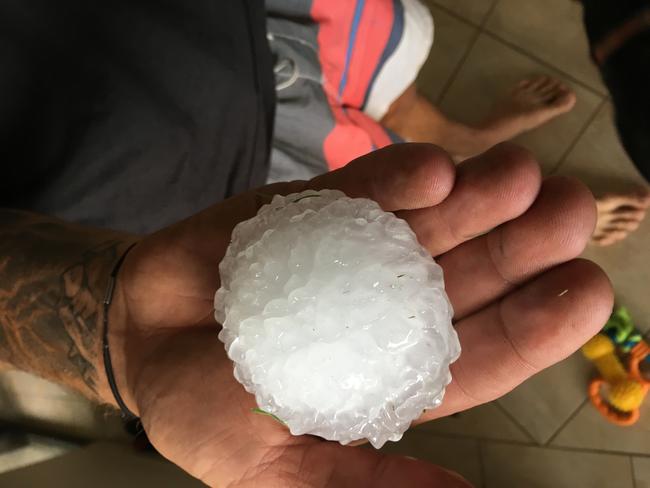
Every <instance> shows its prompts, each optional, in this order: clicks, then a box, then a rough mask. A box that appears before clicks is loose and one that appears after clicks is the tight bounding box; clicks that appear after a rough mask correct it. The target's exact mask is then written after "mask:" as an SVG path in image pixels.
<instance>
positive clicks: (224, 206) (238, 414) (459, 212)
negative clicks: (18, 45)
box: [110, 144, 612, 488]
mask: <svg viewBox="0 0 650 488" xmlns="http://www.w3.org/2000/svg"><path fill="white" fill-rule="evenodd" d="M305 188H314V189H322V188H336V189H340V190H342V191H344V192H345V193H347V194H348V195H349V196H351V197H368V198H372V199H374V200H376V201H377V202H378V203H379V204H380V205H381V206H382V207H383V208H384V209H385V210H387V211H394V212H396V214H397V215H398V216H399V217H402V218H404V219H406V220H407V221H408V223H409V224H410V225H411V227H412V228H413V230H414V231H415V233H416V234H417V236H418V238H419V239H420V242H421V243H422V244H423V245H424V246H425V247H427V248H428V249H429V251H430V252H431V254H432V255H433V256H436V259H437V261H438V263H439V264H440V265H441V266H442V267H443V269H444V271H445V281H446V288H447V293H448V295H449V298H450V300H451V302H452V304H453V306H454V310H455V327H456V330H457V331H458V335H459V338H460V342H461V345H462V348H463V352H462V354H461V357H460V359H459V360H458V361H457V362H456V363H454V364H453V365H452V368H451V371H452V376H453V381H452V383H451V384H450V385H449V387H448V388H447V393H446V395H445V399H444V402H443V404H442V406H441V407H440V408H438V409H435V410H431V411H428V412H426V413H425V414H424V415H423V417H422V419H420V421H425V420H430V419H434V418H437V417H440V416H444V415H448V414H451V413H453V412H457V411H460V410H464V409H467V408H470V407H473V406H475V405H478V404H480V403H483V402H487V401H490V400H493V399H495V398H498V397H499V396H501V395H503V394H504V393H506V392H508V391H509V390H511V389H512V388H513V387H515V386H516V385H517V384H519V383H521V382H522V381H524V380H525V379H526V378H528V377H530V376H531V375H533V374H535V373H537V372H538V371H540V370H541V369H543V368H546V367H548V366H550V365H552V364H554V363H556V362H557V361H559V360H561V359H563V358H564V357H566V356H567V355H569V354H570V353H572V352H573V351H575V350H576V349H577V348H578V347H579V346H580V345H581V344H582V343H583V342H585V341H586V340H587V339H588V338H589V337H590V336H591V335H592V334H594V333H595V332H596V331H597V330H598V329H599V327H600V326H602V324H603V323H604V322H605V320H606V318H607V316H608V315H609V312H610V311H611V308H612V291H611V287H610V284H609V281H608V280H607V278H606V276H605V275H604V274H603V272H602V271H601V270H600V269H599V268H598V267H597V266H596V265H594V264H593V263H590V262H588V261H584V260H576V259H574V258H576V256H578V255H579V254H580V253H581V252H582V249H583V248H584V246H585V245H586V243H587V241H588V239H589V237H590V235H591V232H592V230H593V227H594V224H595V218H596V214H595V205H594V201H593V198H592V197H591V194H590V193H589V191H588V190H587V189H586V188H585V187H584V186H582V185H581V184H580V183H578V182H576V181H573V180H569V179H565V178H550V179H547V180H546V181H544V182H542V180H541V176H540V172H539V168H538V166H537V164H536V163H535V161H534V160H533V159H532V158H531V156H530V155H529V154H528V153H526V152H525V151H523V150H522V149H519V148H517V147H516V146H512V145H500V146H497V147H495V148H493V149H492V150H490V151H488V152H487V153H485V154H483V155H481V156H479V157H476V158H473V159H471V160H468V161H466V162H464V163H463V164H461V165H460V166H459V167H458V168H454V166H453V164H452V163H451V162H450V160H449V158H448V156H447V155H446V154H445V153H444V152H443V151H441V150H440V149H439V148H437V147H435V146H431V145H424V144H403V145H396V146H391V147H389V148H386V149H384V150H381V151H377V152H375V153H372V154H369V155H367V156H364V157H362V158H360V159H358V160H356V161H354V162H352V163H350V164H349V165H348V166H346V167H345V168H342V169H340V170H337V171H335V172H331V173H328V174H325V175H322V176H319V177H317V178H315V179H314V180H312V181H310V182H292V183H282V184H276V185H270V186H266V187H262V188H260V189H257V190H253V191H251V192H248V193H245V194H242V195H239V196H237V197H234V198H231V199H229V200H226V201H224V202H222V203H220V204H218V205H216V206H214V207H212V208H210V209H208V210H205V211H204V212H202V213H200V214H198V215H196V216H194V217H191V218H190V219H187V220H185V221H183V222H180V223H178V224H176V225H174V226H172V227H169V228H167V229H164V230H163V231H161V232H159V233H156V234H153V235H151V236H149V237H146V238H145V239H143V240H142V241H141V242H140V243H139V244H138V245H137V246H136V247H135V249H134V250H133V251H132V252H131V253H130V254H129V255H128V257H127V260H126V261H125V263H124V266H123V268H122V271H121V272H120V275H119V282H118V288H117V290H116V298H115V303H114V309H113V310H112V311H111V314H112V316H111V324H113V325H112V329H111V330H112V331H111V334H112V335H111V339H110V340H111V341H113V343H114V344H116V347H117V348H119V350H121V351H123V355H121V356H120V357H121V358H122V359H118V360H117V365H116V368H118V369H119V371H118V373H119V377H118V379H119V386H120V388H121V390H122V391H123V394H124V396H125V399H126V402H127V404H128V405H129V406H130V408H132V409H133V410H134V411H136V412H137V413H139V415H141V417H142V421H143V424H144V427H145V430H146V431H147V433H148V435H149V438H150V440H151V441H152V443H153V444H154V445H155V446H156V448H157V449H158V450H159V451H160V452H161V453H162V454H163V455H164V456H166V457H167V458H169V459H170V460H171V461H173V462H174V463H176V464H178V465H179V466H180V467H182V468H183V469H185V470H186V471H188V472H189V473H191V474H192V475H194V476H196V477H198V478H200V479H202V480H203V481H204V482H206V483H207V484H209V485H211V486H219V487H249V486H250V487H265V488H266V487H269V488H272V487H283V488H284V487H298V486H300V487H303V486H305V487H330V486H332V487H337V488H338V487H346V486H351V487H352V486H353V487H365V486H368V487H384V486H386V487H391V488H394V487H401V486H405V487H409V486H445V487H448V486H466V482H464V481H463V480H462V479H460V478H459V477H457V476H456V475H454V474H452V473H449V472H447V471H446V470H444V469H442V468H439V467H436V466H433V465H430V464H428V463H425V462H422V461H417V460H413V459H407V458H404V457H399V456H387V455H384V454H381V453H378V452H376V451H373V450H370V449H361V448H355V447H343V446H340V445H338V444H336V443H332V442H325V441H322V440H321V439H318V438H315V437H311V436H302V437H293V436H291V435H290V434H289V433H288V431H287V430H286V429H285V428H284V427H283V426H282V425H281V424H279V423H278V422H276V421H275V420H273V419H272V418H270V417H266V416H263V415H258V414H255V413H253V412H252V411H251V409H252V408H253V407H254V406H255V402H254V398H253V397H252V396H251V395H249V394H248V393H246V392H245V391H244V389H243V387H242V386H241V385H240V384H239V383H237V382H236V380H235V379H234V377H233V374H232V364H231V362H230V361H229V359H228V358H227V356H226V353H225V351H224V348H223V345H222V344H221V343H220V342H218V340H217V332H218V330H217V326H216V324H215V323H214V319H213V315H212V310H213V297H214V293H215V291H216V290H217V288H218V287H219V275H218V263H219V261H220V259H221V258H222V257H223V255H224V253H225V250H226V248H227V246H228V243H229V240H230V234H231V231H232V229H233V227H234V226H235V225H236V224H237V223H238V222H240V221H242V220H245V219H248V218H250V217H252V216H253V215H255V213H256V212H257V210H258V208H259V207H260V206H261V205H262V204H264V203H267V202H268V201H270V197H271V196H272V195H273V194H276V193H282V194H287V193H293V192H297V191H301V190H303V189H305ZM115 324H117V325H115Z"/></svg>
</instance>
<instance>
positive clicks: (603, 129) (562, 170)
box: [557, 103, 646, 194]
mask: <svg viewBox="0 0 650 488" xmlns="http://www.w3.org/2000/svg"><path fill="white" fill-rule="evenodd" d="M613 117H614V116H613V110H612V106H611V105H610V104H609V103H607V104H605V105H603V106H602V108H601V109H600V110H599V112H598V114H597V115H596V117H595V118H594V120H593V121H592V123H591V124H590V125H589V127H588V128H587V130H586V131H585V132H584V134H583V135H582V136H581V137H580V139H579V140H578V142H577V143H576V145H575V146H574V147H573V149H572V150H571V152H570V153H569V154H568V155H567V157H566V159H565V160H564V162H563V163H562V165H561V166H560V167H559V168H558V170H557V173H558V174H563V175H569V176H575V177H577V178H579V179H581V180H582V181H584V182H585V183H586V184H587V185H589V187H590V188H591V189H592V190H593V191H594V192H595V193H597V194H601V193H606V192H608V191H623V190H626V189H629V188H630V187H632V186H635V185H645V184H646V183H645V181H644V179H643V177H642V176H641V175H640V174H639V172H638V171H637V170H636V168H635V166H634V164H633V163H632V162H631V161H630V159H629V158H628V157H627V154H626V153H625V150H624V149H623V147H622V146H621V143H620V142H619V139H618V135H617V133H616V128H615V126H614V118H613Z"/></svg>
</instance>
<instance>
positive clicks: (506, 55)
mask: <svg viewBox="0 0 650 488" xmlns="http://www.w3.org/2000/svg"><path fill="white" fill-rule="evenodd" d="M545 73H546V74H550V75H552V76H560V75H559V73H556V72H551V71H549V70H548V69H547V68H544V67H543V66H542V65H540V64H539V63H537V62H535V61H533V60H531V59H530V58H528V57H526V56H524V55H522V54H520V53H518V52H517V51H515V50H513V49H511V48H510V47H508V46H506V45H505V44H503V43H501V42H499V41H497V40H495V39H493V38H491V37H489V36H487V35H485V34H482V35H481V36H480V37H479V38H478V40H477V42H476V44H474V46H473V47H472V50H471V51H470V53H469V55H468V57H467V58H466V60H465V62H464V64H463V66H462V68H461V69H460V71H459V73H458V75H457V76H456V78H455V79H454V82H453V84H452V86H451V88H450V89H449V91H448V92H447V93H446V94H445V96H444V98H443V99H442V102H441V108H442V110H443V111H444V112H445V113H446V114H447V115H449V116H450V117H452V118H455V119H457V120H460V121H461V122H466V123H470V124H471V123H478V122H480V121H481V120H483V119H484V118H485V116H486V115H487V114H488V113H489V112H490V110H491V108H492V107H493V105H494V104H495V102H496V101H498V100H499V99H501V98H502V97H504V95H506V94H507V93H508V92H509V90H510V89H511V88H512V87H513V86H514V85H515V84H516V83H517V82H518V81H519V80H521V79H523V78H525V77H529V76H534V75H539V74H545ZM565 81H566V80H565ZM567 83H568V84H569V85H571V86H572V87H573V89H574V90H575V92H576V96H577V103H576V105H575V107H574V108H573V110H572V111H571V112H569V113H568V114H564V115H562V116H560V117H558V118H556V119H555V120H553V121H551V122H550V123H548V124H546V125H545V126H543V127H540V128H539V129H536V130H533V131H531V132H529V133H527V134H524V135H522V136H520V137H518V138H517V139H516V141H517V142H519V143H521V144H522V145H524V146H525V147H527V148H529V149H530V150H532V151H533V152H534V153H535V156H536V157H537V159H538V160H539V161H540V163H542V166H543V168H544V169H545V170H550V169H552V168H554V167H555V166H556V164H557V162H558V161H559V160H560V158H561V156H562V155H563V154H564V153H565V152H566V150H567V149H568V148H569V147H570V145H571V144H572V143H573V142H574V141H575V138H576V137H577V136H578V135H579V133H580V131H581V130H582V129H583V127H584V125H585V124H586V123H587V122H588V120H589V119H590V117H592V116H593V114H594V112H595V110H596V109H597V107H598V106H599V105H600V103H601V100H602V98H601V97H599V96H597V95H594V94H593V93H591V92H590V91H587V90H586V89H584V88H581V87H580V86H577V85H574V84H571V83H570V82H568V81H567Z"/></svg>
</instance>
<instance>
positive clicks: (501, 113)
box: [381, 76, 575, 160]
mask: <svg viewBox="0 0 650 488" xmlns="http://www.w3.org/2000/svg"><path fill="white" fill-rule="evenodd" d="M574 104H575V95H574V94H573V92H571V90H570V89H569V88H568V87H566V86H565V85H563V84H562V83H560V82H559V81H557V80H554V79H552V78H549V77H547V76H542V77H538V78H534V79H530V80H523V81H521V82H520V83H519V84H518V85H517V86H516V87H515V88H514V89H513V90H512V91H511V92H510V93H509V94H508V96H507V97H505V98H504V99H503V100H502V101H501V102H499V103H498V104H497V105H496V106H495V108H494V109H493V111H492V112H491V113H490V114H489V115H488V117H487V118H486V119H485V120H484V121H483V122H481V123H480V124H478V125H476V126H469V125H465V124H461V123H460V122H456V121H453V120H450V119H448V118H447V117H446V116H445V115H444V114H442V113H441V112H440V111H439V110H438V109H437V108H436V107H434V106H433V105H432V104H431V103H430V102H429V101H428V100H427V99H426V98H424V97H423V96H421V95H420V94H418V92H417V90H416V89H415V86H414V85H411V86H410V87H409V88H408V89H407V90H406V91H405V92H404V93H403V94H402V95H401V96H400V97H399V98H398V99H397V100H396V101H395V102H394V103H393V104H392V105H391V107H390V109H389V111H388V113H387V114H386V115H385V116H384V118H383V119H382V120H381V122H382V124H383V125H385V126H386V127H388V128H389V129H391V130H392V131H394V132H395V133H396V134H398V135H399V136H401V137H402V138H404V139H406V140H408V141H412V142H431V143H433V144H436V145H439V146H441V147H443V148H445V149H446V150H447V151H448V152H449V153H450V154H451V155H452V156H453V157H454V159H455V160H463V159H466V158H468V157H471V156H475V155H476V154H480V153H482V152H483V151H485V150H487V149H488V148H490V147H492V146H493V145H495V144H497V143H499V142H502V141H505V140H508V139H511V138H513V137H515V136H517V135H518V134H520V133H522V132H525V131H528V130H531V129H534V128H535V127H539V126H540V125H542V124H544V123H545V122H548V121H549V120H551V119H552V118H554V117H557V116H558V115H560V114H563V113H565V112H568V111H569V110H571V109H572V108H573V105H574Z"/></svg>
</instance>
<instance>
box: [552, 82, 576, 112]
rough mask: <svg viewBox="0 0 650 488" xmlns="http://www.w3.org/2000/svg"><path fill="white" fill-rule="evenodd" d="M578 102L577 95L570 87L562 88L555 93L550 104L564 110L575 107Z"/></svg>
mask: <svg viewBox="0 0 650 488" xmlns="http://www.w3.org/2000/svg"><path fill="white" fill-rule="evenodd" d="M575 103H576V96H575V93H573V91H571V90H570V89H569V88H566V87H563V88H561V89H560V90H559V91H558V92H557V93H556V95H555V97H554V98H553V99H552V100H551V101H550V104H551V105H553V106H555V107H557V108H558V109H561V110H563V111H568V110H571V109H572V108H573V106H574V105H575Z"/></svg>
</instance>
